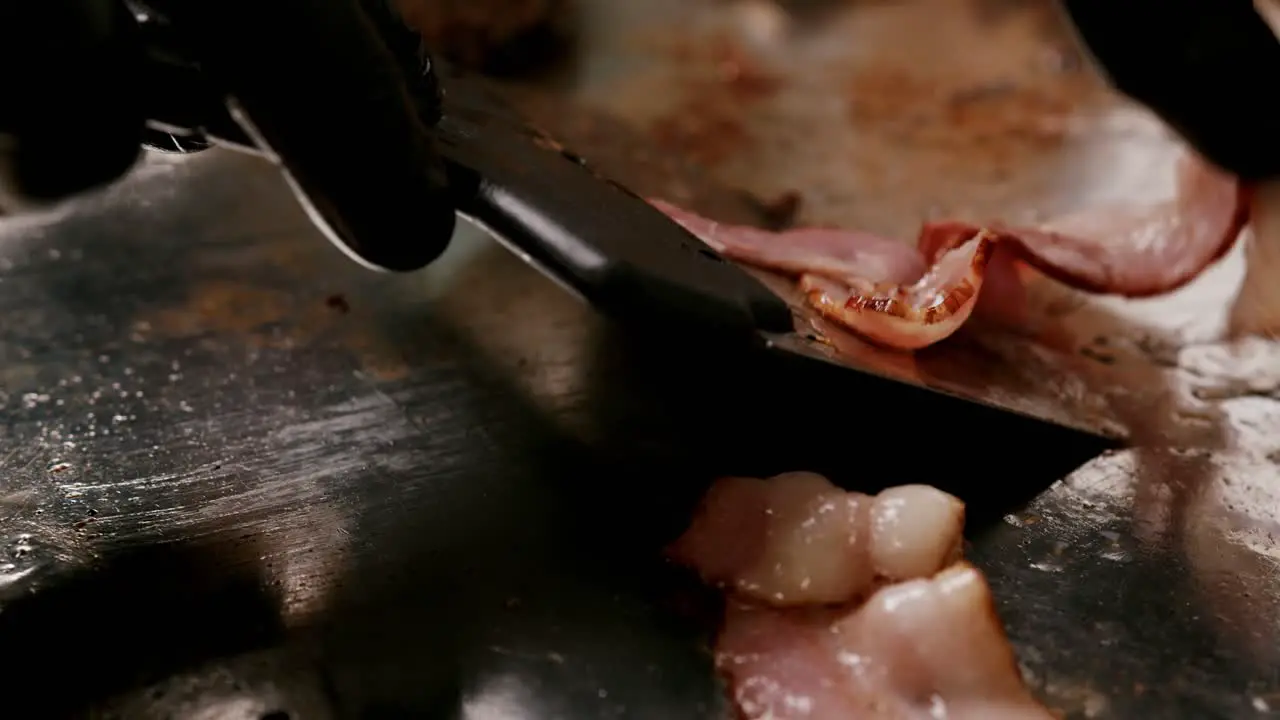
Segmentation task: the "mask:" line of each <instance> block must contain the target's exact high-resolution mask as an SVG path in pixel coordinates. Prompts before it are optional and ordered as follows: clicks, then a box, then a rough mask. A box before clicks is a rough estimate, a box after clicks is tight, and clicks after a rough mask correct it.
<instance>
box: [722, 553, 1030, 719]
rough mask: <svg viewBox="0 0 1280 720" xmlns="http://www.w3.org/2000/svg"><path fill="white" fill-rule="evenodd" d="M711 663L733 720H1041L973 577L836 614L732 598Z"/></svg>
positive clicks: (965, 572) (926, 583) (925, 582)
mask: <svg viewBox="0 0 1280 720" xmlns="http://www.w3.org/2000/svg"><path fill="white" fill-rule="evenodd" d="M716 664H717V667H718V668H719V670H720V671H721V673H722V674H723V675H724V676H725V678H726V680H727V681H728V684H729V686H730V692H731V694H732V699H733V702H734V704H735V705H736V707H737V709H738V714H739V717H740V718H742V720H766V719H767V720H848V719H850V718H859V719H866V720H1049V719H1050V718H1053V715H1052V714H1050V713H1049V711H1048V710H1046V709H1045V708H1044V707H1043V706H1041V705H1040V704H1039V703H1038V702H1036V700H1035V698H1033V697H1032V696H1031V694H1030V692H1028V691H1027V689H1026V687H1025V685H1024V684H1023V681H1022V677H1021V673H1020V672H1019V670H1018V666H1017V662H1016V660H1015V658H1014V655H1013V651H1012V649H1011V648H1010V646H1009V643H1008V640H1007V638H1006V637H1005V634H1004V630H1003V628H1002V627H1001V625H1000V620H999V618H998V616H997V615H996V612H995V607H994V605H993V602H992V597H991V592H990V589H989V588H988V587H987V584H986V582H985V581H984V580H983V578H982V574H981V573H979V572H978V571H977V570H976V569H974V568H973V567H971V566H968V565H965V564H959V565H956V566H953V567H951V568H949V569H947V570H944V571H942V572H941V573H939V574H937V575H935V576H933V577H931V578H925V579H917V580H910V581H907V582H903V583H900V584H897V585H891V586H888V587H886V588H883V589H881V590H880V591H879V592H877V593H876V594H875V595H873V596H872V597H871V599H870V600H868V601H867V602H866V604H864V605H862V606H861V607H858V608H855V609H851V610H846V611H827V610H813V611H807V612H805V611H799V610H779V609H775V608H766V607H761V606H758V605H748V604H742V603H739V602H735V601H732V600H731V601H730V603H729V608H728V611H727V614H726V617H725V625H724V628H723V630H722V631H721V634H720V639H719V642H718V643H717V647H716Z"/></svg>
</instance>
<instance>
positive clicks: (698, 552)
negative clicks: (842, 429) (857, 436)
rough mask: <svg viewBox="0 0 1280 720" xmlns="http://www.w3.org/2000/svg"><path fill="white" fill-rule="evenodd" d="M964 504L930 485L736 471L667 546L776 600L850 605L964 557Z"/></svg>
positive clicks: (718, 577)
mask: <svg viewBox="0 0 1280 720" xmlns="http://www.w3.org/2000/svg"><path fill="white" fill-rule="evenodd" d="M963 527H964V504H963V503H961V502H960V501H959V500H958V499H956V498H954V497H952V496H951V495H948V494H946V493H944V492H942V491H940V490H936V489H934V488H931V487H927V486H923V485H907V486H902V487H896V488H890V489H888V490H885V491H884V492H881V493H880V494H879V495H875V496H869V495H864V494H862V493H856V492H847V491H845V490H842V489H840V488H838V487H836V486H835V485H833V484H832V483H831V482H830V481H829V480H827V479H826V478H824V477H823V476H821V475H818V474H815V473H808V472H794V473H786V474H783V475H779V476H777V477H774V478H772V479H769V480H760V479H757V478H741V477H730V478H722V479H720V480H717V481H716V482H715V483H714V484H713V485H712V487H711V489H710V490H709V491H708V493H707V495H706V497H705V498H704V500H703V504H702V506H701V508H700V509H699V511H698V513H697V516H696V517H695V518H694V521H693V523H692V524H691V525H690V527H689V529H688V530H687V531H686V532H685V533H684V535H682V536H681V537H680V538H679V539H678V540H677V541H676V542H675V543H674V544H673V545H672V546H671V548H669V555H670V556H671V557H672V558H673V559H675V560H676V561H677V562H680V563H682V564H685V565H688V566H690V567H692V568H694V569H696V570H697V571H698V572H699V574H700V575H701V576H702V578H703V579H704V580H706V581H707V582H709V583H714V584H717V585H721V586H724V587H727V588H730V589H732V590H733V591H734V592H736V593H737V594H739V595H741V596H743V597H748V598H752V599H755V600H758V601H760V602H764V603H769V604H771V605H775V606H796V605H813V604H833V603H845V602H849V601H850V600H855V599H860V598H864V597H866V596H867V595H868V594H870V592H871V591H873V590H874V589H875V588H876V587H877V586H879V585H881V584H883V583H886V582H894V581H899V580H905V579H910V578H918V577H927V576H929V575H931V574H933V573H935V572H937V571H938V570H941V569H942V568H944V567H946V566H947V565H948V564H950V563H951V562H953V561H955V560H956V559H958V557H959V555H960V549H961V543H962V530H963Z"/></svg>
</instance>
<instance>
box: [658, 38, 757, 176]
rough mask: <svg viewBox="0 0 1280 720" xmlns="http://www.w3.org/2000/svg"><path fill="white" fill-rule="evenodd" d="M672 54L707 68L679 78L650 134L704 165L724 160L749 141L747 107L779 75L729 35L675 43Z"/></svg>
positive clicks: (689, 64)
mask: <svg viewBox="0 0 1280 720" xmlns="http://www.w3.org/2000/svg"><path fill="white" fill-rule="evenodd" d="M673 53H674V58H675V59H676V60H678V61H679V62H681V63H682V64H686V65H688V66H691V67H696V68H710V72H707V73H693V75H694V76H693V77H690V78H688V79H686V80H683V81H682V83H681V84H682V87H681V88H680V90H679V93H680V96H681V100H680V101H679V102H677V103H676V105H675V107H674V108H673V109H672V110H670V111H669V112H667V113H666V114H664V115H662V116H661V117H659V118H658V119H657V120H656V121H654V122H653V123H652V125H651V126H650V131H651V133H652V135H653V138H654V140H655V141H656V142H657V143H658V144H659V145H660V146H662V147H663V148H665V149H667V150H671V151H674V152H678V153H681V154H682V155H684V156H686V157H688V158H690V159H692V160H694V161H696V162H699V163H701V164H703V165H706V166H714V165H716V164H719V163H721V162H724V161H725V160H727V159H728V158H729V157H730V156H732V155H733V154H734V153H735V152H737V151H738V150H739V149H741V148H742V147H743V146H744V145H746V144H749V143H750V142H751V135H750V133H749V132H748V130H747V129H746V127H745V125H744V124H743V122H742V118H743V116H744V114H745V108H746V107H748V106H749V105H752V104H754V103H757V102H760V101H762V100H765V99H767V98H769V97H771V96H773V95H774V93H776V92H777V91H778V89H779V88H780V87H781V85H782V78H781V77H780V76H779V75H777V74H776V73H773V72H771V71H769V70H767V69H765V68H764V67H763V66H762V65H761V63H760V62H759V61H757V60H756V59H754V58H752V57H751V56H750V55H749V54H748V53H747V52H746V51H745V50H744V49H743V48H742V46H741V45H740V44H739V43H738V42H737V41H735V40H733V39H731V38H727V37H719V38H714V39H712V40H710V41H707V40H702V41H699V42H697V43H696V44H693V43H689V44H679V45H677V46H676V47H675V49H674V50H673Z"/></svg>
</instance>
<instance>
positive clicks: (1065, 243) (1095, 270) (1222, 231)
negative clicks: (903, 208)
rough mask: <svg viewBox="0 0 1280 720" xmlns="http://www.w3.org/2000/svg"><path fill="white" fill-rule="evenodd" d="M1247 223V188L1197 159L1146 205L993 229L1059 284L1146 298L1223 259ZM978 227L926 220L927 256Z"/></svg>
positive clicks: (1186, 161)
mask: <svg viewBox="0 0 1280 720" xmlns="http://www.w3.org/2000/svg"><path fill="white" fill-rule="evenodd" d="M1248 220H1249V193H1247V192H1244V191H1243V190H1242V188H1241V187H1240V185H1239V183H1237V182H1236V180H1235V179H1234V178H1232V177H1231V176H1229V175H1226V174H1224V173H1222V172H1221V171H1219V170H1217V169H1215V168H1213V167H1212V166H1210V165H1208V164H1207V163H1205V162H1204V161H1202V160H1199V159H1198V158H1196V157H1193V156H1190V155H1188V156H1186V157H1183V158H1182V159H1181V160H1180V161H1179V163H1178V183H1177V193H1176V195H1175V196H1174V197H1173V198H1172V199H1170V200H1168V201H1165V202H1162V203H1156V204H1153V205H1149V206H1145V207H1112V208H1099V209H1095V210H1089V211H1084V212H1079V213H1075V214H1072V215H1067V216H1064V217H1061V218H1058V219H1055V220H1052V221H1050V222H1047V223H1045V224H1043V225H1041V226H1039V227H1031V228H1020V227H1009V226H1003V225H1000V224H994V225H988V226H987V227H988V228H990V229H991V230H993V231H994V232H996V233H997V234H998V235H999V237H1000V240H1001V241H1002V242H1005V243H1009V244H1010V245H1012V246H1013V247H1014V248H1015V249H1016V252H1017V254H1018V257H1019V259H1021V260H1023V261H1024V262H1026V263H1027V264H1029V265H1031V266H1032V267H1034V268H1036V269H1037V270H1039V271H1040V272H1042V273H1044V274H1045V275H1048V276H1049V277H1051V278H1054V279H1055V280H1058V281H1059V282H1062V283H1065V284H1067V285H1070V286H1072V287H1075V288H1078V289H1081V290H1087V291H1090V292H1095V293H1106V294H1112V295H1124V296H1127V297H1148V296H1152V295H1160V294H1163V293H1167V292H1172V291H1174V290H1177V289H1178V288H1180V287H1182V286H1183V285H1186V284H1187V283H1189V282H1191V281H1192V280H1194V279H1195V278H1196V277H1197V276H1198V275H1199V274H1200V273H1201V271H1203V270H1204V269H1205V268H1206V267H1208V266H1209V265H1211V264H1213V262H1214V261H1215V260H1217V259H1219V258H1221V257H1222V256H1223V255H1224V254H1226V252H1227V251H1228V250H1230V249H1231V247H1232V245H1234V244H1235V241H1236V238H1237V237H1238V236H1239V235H1240V231H1241V230H1243V229H1244V226H1245V224H1246V223H1247V222H1248ZM977 230H978V226H976V225H973V224H970V223H962V222H943V223H929V224H926V225H925V226H924V227H923V228H922V229H921V231H920V236H919V239H918V243H917V244H918V246H919V248H920V251H921V252H922V253H923V254H924V256H925V258H926V259H932V258H935V257H937V256H938V255H939V254H940V253H942V252H945V251H946V250H948V249H950V248H953V247H956V246H958V245H959V244H961V243H963V242H965V240H966V239H967V238H968V237H972V235H973V233H974V232H976V231H977Z"/></svg>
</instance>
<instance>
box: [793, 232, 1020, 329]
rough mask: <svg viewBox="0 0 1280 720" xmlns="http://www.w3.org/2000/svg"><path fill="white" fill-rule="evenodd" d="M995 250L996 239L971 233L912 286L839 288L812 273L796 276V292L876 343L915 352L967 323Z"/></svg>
mask: <svg viewBox="0 0 1280 720" xmlns="http://www.w3.org/2000/svg"><path fill="white" fill-rule="evenodd" d="M994 251H995V237H994V236H993V235H991V234H990V233H987V232H985V231H983V230H975V232H974V233H973V234H972V235H971V236H970V239H969V240H967V241H966V242H964V243H963V244H961V245H959V246H958V247H955V248H952V249H948V250H947V251H946V252H944V253H942V254H941V255H940V256H939V257H938V259H937V261H936V262H934V264H933V266H932V267H930V269H929V272H927V273H925V275H924V277H922V278H920V279H919V280H917V281H916V282H914V283H912V284H911V285H891V284H888V283H873V282H868V281H865V280H850V281H848V282H847V283H845V284H842V283H838V282H834V281H832V280H829V279H827V278H825V277H821V276H819V275H816V274H811V275H802V276H801V277H800V289H801V291H803V292H804V293H805V295H806V297H807V298H808V300H809V304H810V305H812V306H813V307H814V308H815V309H816V310H817V311H818V312H820V313H822V315H823V316H824V317H826V318H828V319H830V320H833V321H835V322H838V323H840V324H841V325H843V326H845V327H847V328H849V329H850V330H853V331H854V332H856V333H858V334H859V335H861V336H863V337H865V338H867V339H869V340H872V341H874V342H876V343H878V344H881V345H888V346H889V347H894V348H898V349H901V350H918V349H920V348H923V347H928V346H929V345H932V344H934V343H936V342H938V341H939V340H943V339H945V338H947V337H949V336H950V335H951V334H952V333H954V332H955V331H956V330H958V329H959V328H960V326H961V325H963V324H964V322H965V320H968V319H969V316H970V315H971V314H972V313H973V308H974V305H975V304H976V303H977V300H978V291H979V290H981V289H982V283H983V279H984V278H985V276H986V270H987V264H988V262H990V260H991V255H992V253H993V252H994Z"/></svg>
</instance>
